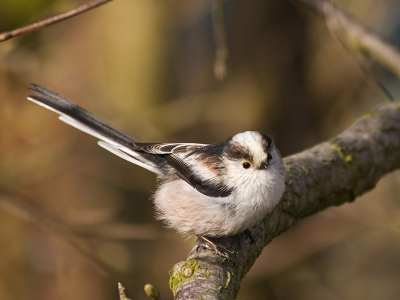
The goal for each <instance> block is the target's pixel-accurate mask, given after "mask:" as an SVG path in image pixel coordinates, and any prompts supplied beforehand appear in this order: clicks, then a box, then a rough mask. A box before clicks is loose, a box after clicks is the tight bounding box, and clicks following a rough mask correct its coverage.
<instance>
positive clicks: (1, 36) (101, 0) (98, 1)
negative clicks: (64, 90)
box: [0, 0, 112, 42]
mask: <svg viewBox="0 0 400 300" xmlns="http://www.w3.org/2000/svg"><path fill="white" fill-rule="evenodd" d="M110 1H112V0H95V1H92V2H89V3H86V4H83V5H81V6H79V7H77V8H75V9H72V10H70V11H67V12H65V13H62V14H59V15H56V16H53V17H50V18H47V19H45V20H42V21H39V22H35V23H32V24H29V25H26V26H24V27H20V28H17V29H14V30H11V31H5V32H2V33H0V42H3V41H6V40H8V39H11V38H13V37H16V36H18V35H21V34H24V33H27V32H30V31H33V30H36V29H39V28H43V27H46V26H49V25H52V24H55V23H58V22H61V21H64V20H66V19H69V18H72V17H75V16H77V15H79V14H81V13H84V12H86V11H88V10H91V9H93V8H96V7H98V6H100V5H103V4H106V3H107V2H110Z"/></svg>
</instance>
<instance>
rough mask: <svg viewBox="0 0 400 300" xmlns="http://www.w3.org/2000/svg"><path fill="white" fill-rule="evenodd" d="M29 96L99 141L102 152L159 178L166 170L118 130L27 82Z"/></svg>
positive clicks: (157, 158) (162, 160)
mask: <svg viewBox="0 0 400 300" xmlns="http://www.w3.org/2000/svg"><path fill="white" fill-rule="evenodd" d="M29 90H30V91H32V92H34V93H35V94H36V95H31V96H29V97H28V100H30V101H32V102H35V103H36V104H39V105H41V106H43V107H45V108H47V109H49V110H51V111H54V112H56V113H57V114H59V115H60V117H59V119H60V120H61V121H63V122H65V123H67V124H69V125H71V126H73V127H75V128H77V129H79V130H81V131H83V132H86V133H88V134H90V135H92V136H94V137H96V138H98V139H100V140H101V141H100V142H99V145H100V146H101V147H103V148H105V149H106V150H108V151H110V152H112V153H114V154H116V155H118V156H120V157H121V158H123V159H126V160H128V161H130V162H132V163H135V164H137V165H139V166H141V167H143V168H146V169H148V170H150V171H152V172H154V173H157V174H160V175H163V174H165V172H166V171H167V168H166V164H167V163H166V160H165V158H164V157H162V156H160V155H154V154H152V153H150V152H146V151H144V152H143V151H141V149H140V147H139V149H136V146H135V145H136V144H137V143H139V141H138V140H136V139H134V138H133V137H131V136H129V135H127V134H125V133H124V132H122V131H120V130H118V129H117V128H115V127H113V126H111V125H110V124H108V123H106V122H105V121H103V120H102V119H100V118H98V117H96V116H95V115H93V114H92V113H90V112H88V111H87V110H85V109H83V108H82V107H80V106H79V105H77V104H75V103H74V102H72V101H71V100H69V99H67V98H65V97H64V96H62V95H60V94H58V93H56V92H54V91H52V90H50V89H48V88H45V87H42V86H39V85H36V84H33V83H31V85H30V88H29Z"/></svg>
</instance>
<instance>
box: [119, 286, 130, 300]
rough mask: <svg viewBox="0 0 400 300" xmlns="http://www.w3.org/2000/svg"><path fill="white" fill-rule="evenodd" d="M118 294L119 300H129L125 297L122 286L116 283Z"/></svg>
mask: <svg viewBox="0 0 400 300" xmlns="http://www.w3.org/2000/svg"><path fill="white" fill-rule="evenodd" d="M118 292H119V300H130V299H129V298H127V297H126V296H125V288H124V287H123V286H122V284H121V283H120V282H118Z"/></svg>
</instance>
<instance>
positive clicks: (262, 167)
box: [258, 161, 268, 170]
mask: <svg viewBox="0 0 400 300" xmlns="http://www.w3.org/2000/svg"><path fill="white" fill-rule="evenodd" d="M267 168H268V162H266V161H263V162H262V163H261V165H260V166H259V167H258V169H260V170H265V169H267Z"/></svg>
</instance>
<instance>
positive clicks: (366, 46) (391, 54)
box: [295, 0, 400, 78]
mask: <svg viewBox="0 0 400 300" xmlns="http://www.w3.org/2000/svg"><path fill="white" fill-rule="evenodd" d="M295 2H298V3H300V4H303V5H305V6H307V7H308V8H310V9H312V10H314V11H316V12H317V13H319V14H321V15H322V16H323V17H324V18H325V20H326V22H327V24H328V26H329V27H330V28H331V29H332V28H338V27H340V36H341V38H342V39H343V40H344V41H345V42H346V44H348V45H349V46H351V47H352V48H353V49H354V50H355V51H357V53H359V54H360V55H362V56H364V57H371V58H373V59H374V60H375V61H376V62H378V63H379V64H381V65H382V66H384V67H386V68H387V69H389V70H391V71H392V72H393V73H394V74H396V76H397V77H398V78H400V50H399V49H398V48H396V47H395V46H393V45H392V44H391V43H390V42H388V41H386V40H385V39H384V38H382V37H381V36H379V35H378V34H377V33H376V32H374V31H373V30H372V29H370V28H368V27H367V26H366V25H365V24H363V23H361V22H360V21H358V20H357V19H356V18H355V17H354V16H352V15H350V14H349V13H347V12H345V11H343V10H341V9H340V8H339V7H337V6H336V5H334V4H333V3H332V2H331V1H329V0H295Z"/></svg>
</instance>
